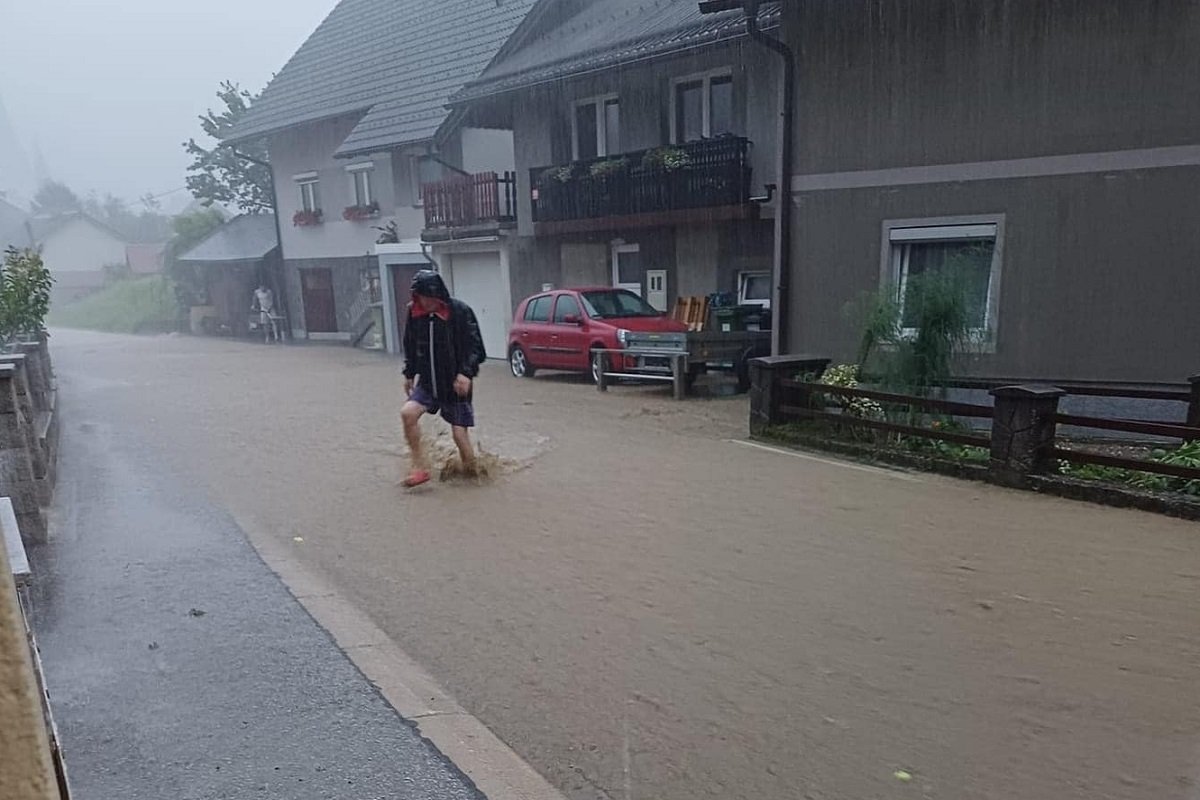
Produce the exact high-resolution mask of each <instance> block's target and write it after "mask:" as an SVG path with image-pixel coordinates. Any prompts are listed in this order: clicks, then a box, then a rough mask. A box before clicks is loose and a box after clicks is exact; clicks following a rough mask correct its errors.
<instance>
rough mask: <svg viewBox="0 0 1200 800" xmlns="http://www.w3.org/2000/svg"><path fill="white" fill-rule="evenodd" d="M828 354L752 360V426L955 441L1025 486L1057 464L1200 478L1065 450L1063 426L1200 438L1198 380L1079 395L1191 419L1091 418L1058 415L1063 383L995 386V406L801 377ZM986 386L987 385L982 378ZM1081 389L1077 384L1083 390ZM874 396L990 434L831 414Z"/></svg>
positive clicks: (996, 473) (1175, 468) (892, 406)
mask: <svg viewBox="0 0 1200 800" xmlns="http://www.w3.org/2000/svg"><path fill="white" fill-rule="evenodd" d="M828 363H829V360H828V359H822V358H816V357H812V356H795V357H789V356H774V357H772V358H763V359H755V360H754V361H752V362H751V364H750V367H751V369H750V373H751V390H750V401H751V408H750V429H751V432H752V433H756V434H757V433H760V432H762V431H764V430H767V429H769V428H771V427H772V426H776V425H781V424H784V423H787V422H796V421H801V420H821V421H825V422H830V423H833V424H836V425H838V426H845V427H850V428H862V429H868V430H878V431H886V432H889V433H896V434H900V435H901V436H904V437H910V438H914V439H924V440H931V441H941V442H950V443H953V444H960V445H966V446H973V447H982V448H987V449H988V450H989V454H990V455H989V461H988V471H989V473H990V477H991V478H992V479H993V480H994V481H996V482H997V483H1002V484H1005V485H1016V486H1021V485H1027V484H1028V483H1029V481H1030V479H1031V478H1032V477H1033V476H1036V475H1039V474H1041V473H1049V472H1052V471H1055V469H1056V466H1057V464H1058V462H1059V461H1067V462H1070V463H1073V464H1094V465H1098V466H1107V467H1115V468H1118V469H1125V470H1130V471H1136V472H1144V473H1150V474H1155V475H1163V476H1167V477H1171V478H1177V479H1181V480H1187V481H1192V480H1200V469H1197V468H1193V467H1187V466H1181V465H1176V464H1165V463H1161V462H1158V461H1149V460H1144V459H1136V458H1125V457H1120V456H1113V455H1107V454H1101V453H1096V452H1089V451H1087V450H1075V449H1067V448H1065V447H1062V446H1060V443H1059V440H1058V428H1059V426H1069V427H1073V428H1084V429H1094V430H1102V431H1114V432H1121V433H1133V434H1139V435H1142V436H1146V437H1153V438H1156V439H1164V438H1165V439H1173V440H1181V441H1183V442H1192V441H1200V378H1193V379H1191V381H1190V383H1191V391H1190V392H1177V391H1166V390H1152V389H1130V388H1116V389H1114V390H1112V392H1111V393H1102V392H1101V390H1100V389H1099V388H1098V387H1084V388H1083V390H1082V391H1075V392H1074V393H1076V394H1089V395H1092V396H1106V397H1128V398H1141V399H1152V400H1177V401H1187V402H1188V404H1189V406H1188V415H1187V422H1186V423H1182V424H1181V423H1175V422H1150V421H1143V420H1129V419H1111V418H1105V417H1089V416H1081V415H1075V414H1061V413H1059V412H1058V405H1059V401H1060V400H1061V398H1062V397H1064V396H1066V395H1067V394H1069V393H1072V390H1069V389H1064V388H1062V387H1057V386H1045V385H1025V386H991V387H990V388H989V389H988V391H989V393H990V394H991V396H992V398H993V403H992V405H990V406H988V405H981V404H975V403H960V402H954V401H949V400H940V399H936V398H930V397H919V396H916V395H907V394H902V393H897V392H887V391H879V390H875V389H863V388H854V389H851V388H847V387H841V386H827V385H825V384H822V383H817V382H813V381H811V380H799V379H798V378H797V377H796V376H797V375H806V376H807V375H816V376H820V374H822V372H823V371H824V369H825V368H826V367H827V365H828ZM979 383H980V384H982V383H983V382H979ZM1078 388H1079V387H1076V389H1078ZM830 397H835V398H842V399H862V400H872V401H875V402H877V403H879V404H881V405H882V406H883V407H884V408H885V410H891V411H902V410H904V409H907V410H908V411H909V412H910V413H914V412H921V413H927V414H928V413H932V414H942V415H945V416H948V417H965V418H970V419H988V418H990V419H991V421H992V425H991V430H990V431H988V432H986V433H985V432H969V431H957V430H946V429H944V428H938V427H926V426H923V425H917V424H913V423H915V422H916V420H915V419H913V420H909V421H908V423H904V422H899V421H893V420H889V419H877V418H870V417H866V416H863V415H859V414H856V413H853V412H850V411H847V410H843V411H838V412H832V411H830V410H829V406H830V403H829V401H828V398H830Z"/></svg>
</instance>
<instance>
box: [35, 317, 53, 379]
mask: <svg viewBox="0 0 1200 800" xmlns="http://www.w3.org/2000/svg"><path fill="white" fill-rule="evenodd" d="M37 344H38V352H40V353H41V354H42V365H43V367H44V368H45V372H46V387H47V388H49V389H51V390H53V389H54V362H53V361H51V360H50V334H48V333H46V331H45V329H42V330H40V331H38V335H37Z"/></svg>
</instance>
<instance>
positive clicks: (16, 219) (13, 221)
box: [0, 199, 29, 250]
mask: <svg viewBox="0 0 1200 800" xmlns="http://www.w3.org/2000/svg"><path fill="white" fill-rule="evenodd" d="M27 219H29V213H28V212H26V211H23V210H21V209H20V208H17V207H16V206H14V205H13V204H12V203H10V202H8V201H7V200H4V199H0V236H2V237H3V239H4V240H3V241H0V250H2V249H4V248H5V247H8V245H9V244H10V242H9V241H8V239H9V238H10V237H11V236H12V235H13V232H20V231H21V229H22V228H23V227H24V225H25V220H27ZM22 236H24V234H22ZM24 238H28V237H24Z"/></svg>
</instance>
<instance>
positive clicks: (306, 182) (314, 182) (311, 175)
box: [292, 172, 322, 211]
mask: <svg viewBox="0 0 1200 800" xmlns="http://www.w3.org/2000/svg"><path fill="white" fill-rule="evenodd" d="M292 180H293V181H295V182H296V186H297V187H299V189H300V210H301V211H321V210H322V209H321V205H320V203H318V202H317V201H318V200H319V199H320V198H319V197H318V196H317V195H318V193H319V192H320V187H321V178H320V176H319V175H318V174H317V173H316V172H302V173H300V174H299V175H293V176H292Z"/></svg>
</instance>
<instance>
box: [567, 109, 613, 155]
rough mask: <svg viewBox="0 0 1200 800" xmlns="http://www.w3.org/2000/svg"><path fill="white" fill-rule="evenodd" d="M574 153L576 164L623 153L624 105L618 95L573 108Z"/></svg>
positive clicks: (572, 135) (572, 141)
mask: <svg viewBox="0 0 1200 800" xmlns="http://www.w3.org/2000/svg"><path fill="white" fill-rule="evenodd" d="M571 151H572V156H573V157H574V160H576V161H587V160H589V159H592V158H600V157H601V156H610V155H615V154H617V153H619V152H621V102H620V100H618V99H617V96H616V95H609V96H606V97H592V98H588V99H587V100H577V101H576V102H574V103H573V104H572V105H571Z"/></svg>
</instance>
